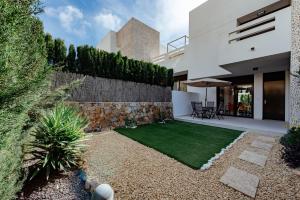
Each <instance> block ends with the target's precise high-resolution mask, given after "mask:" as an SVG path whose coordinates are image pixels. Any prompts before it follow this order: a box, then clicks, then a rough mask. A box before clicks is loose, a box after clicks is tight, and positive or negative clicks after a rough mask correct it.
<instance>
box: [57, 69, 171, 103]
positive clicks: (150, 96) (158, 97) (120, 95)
mask: <svg viewBox="0 0 300 200" xmlns="http://www.w3.org/2000/svg"><path fill="white" fill-rule="evenodd" d="M84 77H85V79H84V81H83V83H82V84H81V85H80V86H79V87H77V88H75V89H74V90H73V91H72V92H71V97H70V99H69V100H70V101H76V102H171V100H172V94H171V88H170V87H161V86H157V85H149V84H143V83H135V82H129V81H122V80H116V79H106V78H100V77H92V76H84V75H81V74H74V73H65V72H57V73H55V75H54V77H53V87H55V88H57V87H59V86H62V85H65V84H67V83H70V82H72V81H74V80H77V79H82V78H84Z"/></svg>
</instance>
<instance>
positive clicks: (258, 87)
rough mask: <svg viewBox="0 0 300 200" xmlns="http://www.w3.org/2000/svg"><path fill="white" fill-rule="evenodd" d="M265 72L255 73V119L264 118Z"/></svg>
mask: <svg viewBox="0 0 300 200" xmlns="http://www.w3.org/2000/svg"><path fill="white" fill-rule="evenodd" d="M263 85H264V84H263V73H257V74H254V119H259V120H262V119H263V91H264V88H263Z"/></svg>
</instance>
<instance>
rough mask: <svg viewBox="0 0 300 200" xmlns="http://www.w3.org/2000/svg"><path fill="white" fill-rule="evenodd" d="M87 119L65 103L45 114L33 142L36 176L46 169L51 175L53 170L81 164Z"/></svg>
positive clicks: (31, 152)
mask: <svg viewBox="0 0 300 200" xmlns="http://www.w3.org/2000/svg"><path fill="white" fill-rule="evenodd" d="M87 123H88V121H87V119H86V118H84V117H82V116H80V115H79V114H78V113H77V111H76V110H75V109H74V108H71V107H67V106H64V105H63V104H61V105H58V106H57V107H55V108H54V109H53V111H50V112H48V113H46V114H44V115H43V116H42V117H41V119H40V123H39V125H38V126H37V128H36V130H35V131H34V133H35V134H34V137H35V140H34V141H33V142H31V143H30V144H29V146H30V147H31V148H32V149H31V151H29V153H30V154H31V155H32V156H33V158H31V160H35V162H34V165H33V168H34V173H33V176H35V175H36V174H37V173H39V172H41V171H43V172H46V177H47V179H48V177H49V175H50V173H51V171H65V170H67V169H70V168H72V167H78V166H80V164H81V161H82V153H83V150H84V147H85V146H84V145H83V144H82V141H83V139H84V135H85V134H84V131H83V129H84V128H85V127H86V125H87Z"/></svg>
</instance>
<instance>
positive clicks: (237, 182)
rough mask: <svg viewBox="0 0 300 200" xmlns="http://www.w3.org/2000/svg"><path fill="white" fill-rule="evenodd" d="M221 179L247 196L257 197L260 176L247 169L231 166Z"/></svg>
mask: <svg viewBox="0 0 300 200" xmlns="http://www.w3.org/2000/svg"><path fill="white" fill-rule="evenodd" d="M220 181H221V182H222V183H224V184H225V185H227V186H229V187H232V188H234V189H235V190H237V191H240V192H242V193H243V194H245V195H247V196H250V197H252V198H255V195H256V190H257V187H258V183H259V178H258V177H257V176H255V175H253V174H249V173H247V172H246V171H243V170H239V169H237V168H234V167H230V168H229V169H228V170H227V172H226V173H225V174H224V175H223V176H222V178H221V180H220Z"/></svg>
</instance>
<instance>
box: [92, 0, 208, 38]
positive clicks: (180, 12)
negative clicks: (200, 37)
mask: <svg viewBox="0 0 300 200" xmlns="http://www.w3.org/2000/svg"><path fill="white" fill-rule="evenodd" d="M98 1H99V2H100V1H101V2H102V3H103V5H105V8H106V10H104V11H102V12H101V13H100V14H99V15H98V16H97V19H98V20H97V21H98V22H99V23H100V24H102V25H103V26H104V27H105V28H107V29H113V30H116V29H117V28H119V26H120V25H121V24H122V23H121V19H122V20H123V21H127V20H128V19H130V18H131V17H135V18H137V19H139V20H141V21H143V22H145V23H146V24H148V25H150V26H152V27H153V28H155V29H157V30H158V31H159V32H160V33H161V41H162V42H163V43H167V42H169V41H171V40H173V39H176V38H177V37H180V36H182V35H184V34H188V26H189V12H190V11H191V10H192V9H194V8H196V7H197V6H199V5H200V4H202V3H204V2H206V1H207V0H143V1H141V0H135V1H134V3H133V4H131V5H128V3H126V1H122V0H98ZM108 10H109V11H108ZM120 18H121V19H120Z"/></svg>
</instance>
